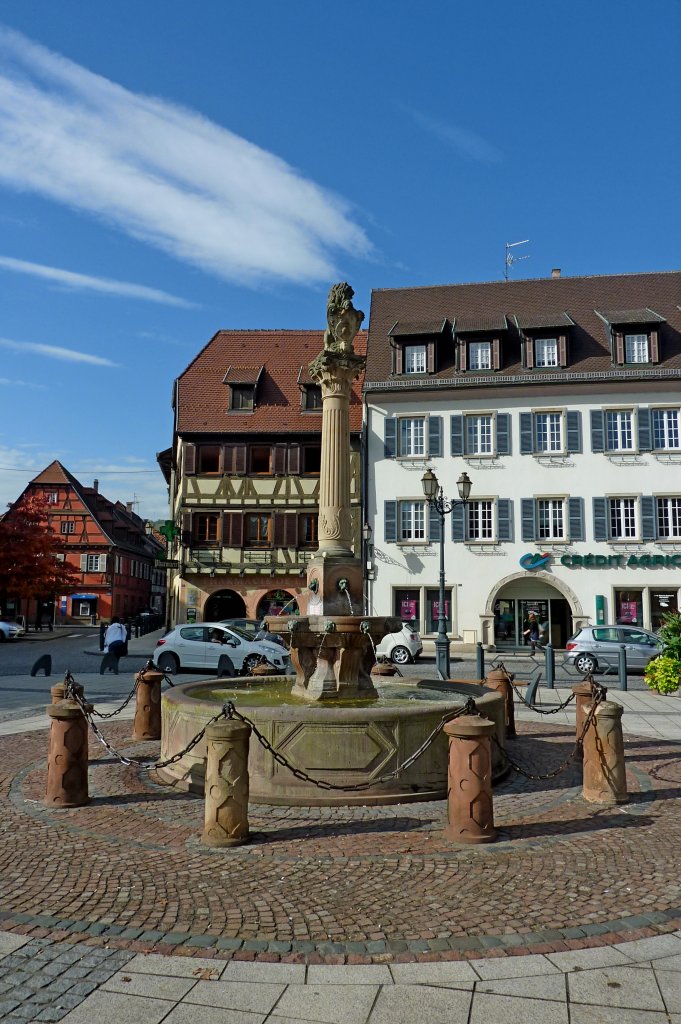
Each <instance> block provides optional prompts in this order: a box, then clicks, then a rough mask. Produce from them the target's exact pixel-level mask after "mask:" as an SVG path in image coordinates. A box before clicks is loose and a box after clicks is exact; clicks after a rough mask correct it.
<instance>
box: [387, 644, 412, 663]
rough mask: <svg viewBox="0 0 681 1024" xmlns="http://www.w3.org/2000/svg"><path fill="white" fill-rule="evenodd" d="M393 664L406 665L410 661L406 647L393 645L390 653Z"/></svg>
mask: <svg viewBox="0 0 681 1024" xmlns="http://www.w3.org/2000/svg"><path fill="white" fill-rule="evenodd" d="M390 657H391V658H392V661H393V664H394V665H407V664H408V663H409V662H410V661H411V654H410V653H409V651H408V650H407V648H406V647H401V646H398V647H393V649H392V652H391V654H390Z"/></svg>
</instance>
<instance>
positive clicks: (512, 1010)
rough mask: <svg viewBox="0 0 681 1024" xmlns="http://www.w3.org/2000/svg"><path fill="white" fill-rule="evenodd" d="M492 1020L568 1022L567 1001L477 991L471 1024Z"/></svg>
mask: <svg viewBox="0 0 681 1024" xmlns="http://www.w3.org/2000/svg"><path fill="white" fill-rule="evenodd" d="M490 1021H503V1022H504V1024H568V1008H567V1003H560V1002H549V1001H548V1000H543V999H521V998H518V997H517V996H496V995H485V994H484V993H478V992H476V993H475V995H474V997H473V1007H472V1010H471V1016H470V1022H469V1024H489V1022H490Z"/></svg>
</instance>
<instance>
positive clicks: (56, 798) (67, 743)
mask: <svg viewBox="0 0 681 1024" xmlns="http://www.w3.org/2000/svg"><path fill="white" fill-rule="evenodd" d="M55 689H56V687H55ZM47 713H48V715H49V716H50V718H51V720H52V722H51V725H50V745H49V750H48V754H47V788H46V790H45V803H46V805H47V806H48V807H82V806H83V805H84V804H86V803H88V802H89V800H90V796H89V794H88V779H87V765H88V746H87V728H88V726H87V721H86V719H85V715H84V714H83V712H82V711H81V708H80V705H79V704H78V703H77V702H76V701H75V700H70V699H69V700H60V701H59V702H58V703H56V704H48V706H47Z"/></svg>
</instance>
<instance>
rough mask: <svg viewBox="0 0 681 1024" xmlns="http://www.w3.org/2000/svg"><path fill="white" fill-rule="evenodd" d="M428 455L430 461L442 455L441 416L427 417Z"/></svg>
mask: <svg viewBox="0 0 681 1024" xmlns="http://www.w3.org/2000/svg"><path fill="white" fill-rule="evenodd" d="M428 454H429V455H430V457H431V458H432V459H433V458H434V459H437V458H440V456H441V455H442V416H429V417H428Z"/></svg>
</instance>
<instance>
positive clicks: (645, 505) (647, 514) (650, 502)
mask: <svg viewBox="0 0 681 1024" xmlns="http://www.w3.org/2000/svg"><path fill="white" fill-rule="evenodd" d="M655 506H656V502H655V498H653V497H652V496H651V495H644V496H643V497H642V498H641V540H655V539H656V533H657V530H656V521H655V520H656V515H655V513H656V507H655Z"/></svg>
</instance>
